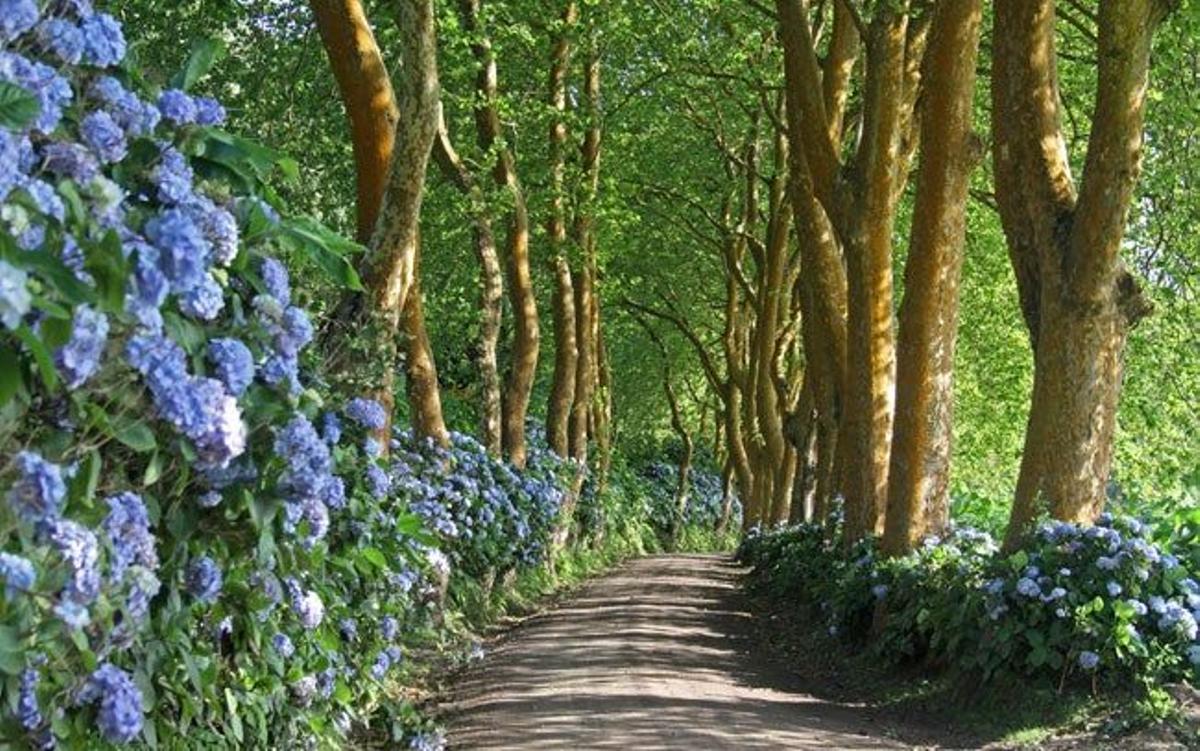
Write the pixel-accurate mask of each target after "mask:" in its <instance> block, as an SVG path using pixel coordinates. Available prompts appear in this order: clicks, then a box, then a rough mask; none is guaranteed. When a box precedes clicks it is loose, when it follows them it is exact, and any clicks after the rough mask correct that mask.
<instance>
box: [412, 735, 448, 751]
mask: <svg viewBox="0 0 1200 751" xmlns="http://www.w3.org/2000/svg"><path fill="white" fill-rule="evenodd" d="M408 748H409V751H446V736H444V735H443V734H442V732H441V731H440V730H432V731H429V732H426V733H417V734H416V735H414V736H413V737H412V738H410V739H409V741H408Z"/></svg>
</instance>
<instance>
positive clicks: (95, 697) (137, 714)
mask: <svg viewBox="0 0 1200 751" xmlns="http://www.w3.org/2000/svg"><path fill="white" fill-rule="evenodd" d="M78 701H79V703H80V704H92V703H94V702H97V701H99V702H100V711H99V712H98V713H97V714H96V724H97V725H98V726H99V727H100V734H101V735H103V736H104V738H105V739H106V740H108V741H111V742H112V743H129V742H130V741H132V740H133V739H134V738H136V737H137V736H138V734H139V733H141V732H142V722H143V720H144V718H143V714H142V692H141V690H139V689H138V687H137V684H136V683H134V682H133V678H131V677H130V676H129V674H128V673H126V672H125V671H124V670H121V669H120V668H118V667H115V666H113V665H111V664H110V663H107V662H106V663H104V664H103V665H101V666H100V667H99V668H97V669H96V671H95V672H94V673H92V675H91V677H90V678H88V682H87V685H85V686H84V688H83V690H82V691H81V692H80V694H79V697H78Z"/></svg>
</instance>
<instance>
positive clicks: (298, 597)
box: [287, 579, 325, 631]
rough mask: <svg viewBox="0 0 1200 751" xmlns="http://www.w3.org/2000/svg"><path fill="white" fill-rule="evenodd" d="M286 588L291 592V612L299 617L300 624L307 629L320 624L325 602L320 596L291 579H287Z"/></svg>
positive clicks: (323, 616)
mask: <svg viewBox="0 0 1200 751" xmlns="http://www.w3.org/2000/svg"><path fill="white" fill-rule="evenodd" d="M287 588H288V591H289V592H290V593H291V599H292V612H294V613H295V614H296V616H297V617H298V618H299V619H300V625H302V626H304V628H305V629H306V630H309V631H312V630H313V629H315V628H316V627H317V626H320V625H321V621H322V620H324V619H325V603H323V602H322V601H321V596H320V595H318V594H317V593H316V592H314V591H312V590H311V589H310V590H304V589H302V588H301V587H300V585H299V584H298V583H297V582H296V581H295V580H293V579H289V580H288V581H287Z"/></svg>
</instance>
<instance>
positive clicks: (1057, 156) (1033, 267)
mask: <svg viewBox="0 0 1200 751" xmlns="http://www.w3.org/2000/svg"><path fill="white" fill-rule="evenodd" d="M1170 8H1171V4H1170V3H1166V2H1160V1H1159V0H1101V2H1100V4H1099V10H1098V14H1097V38H1098V56H1097V59H1098V76H1097V84H1096V86H1097V96H1096V110H1095V113H1094V115H1093V118H1092V131H1091V133H1090V135H1089V138H1088V149H1087V159H1086V161H1085V166H1084V173H1083V183H1082V186H1081V188H1080V190H1079V193H1078V196H1077V195H1076V192H1075V183H1074V180H1073V178H1072V176H1071V172H1070V167H1069V163H1068V160H1067V151H1066V141H1065V139H1064V138H1063V135H1062V130H1061V123H1060V113H1059V92H1058V77H1057V72H1056V53H1055V50H1054V3H1053V2H1051V0H1021V1H1020V2H1011V3H1005V4H1003V5H999V6H997V9H996V15H995V29H994V31H993V52H992V55H993V59H994V61H995V62H994V67H995V72H994V73H993V78H994V83H993V87H992V106H993V121H994V122H995V123H996V126H995V128H994V129H995V149H994V172H995V174H996V196H997V202H998V204H999V207H1000V215H1001V220H1002V222H1003V224H1004V230H1005V235H1006V236H1007V238H1008V244H1009V256H1010V258H1011V260H1012V263H1013V269H1014V271H1015V272H1016V277H1017V287H1018V291H1019V293H1020V298H1021V309H1022V313H1023V314H1024V316H1025V320H1026V323H1027V325H1028V327H1029V330H1030V338H1031V341H1032V343H1033V349H1034V385H1033V399H1032V404H1031V406H1030V413H1029V423H1028V425H1027V427H1026V433H1025V449H1024V453H1023V455H1022V460H1021V470H1020V475H1019V476H1018V479H1017V492H1016V498H1015V500H1014V503H1013V511H1012V517H1011V519H1010V521H1009V527H1008V531H1007V533H1006V536H1005V548H1006V549H1010V550H1011V549H1012V548H1014V547H1016V546H1017V545H1018V544H1019V543H1020V542H1021V540H1022V538H1023V536H1024V535H1025V534H1026V532H1027V531H1028V530H1029V527H1030V526H1031V525H1032V523H1033V522H1034V520H1035V519H1036V518H1037V516H1038V514H1039V512H1041V511H1049V512H1050V513H1051V514H1052V515H1053V516H1054V517H1055V518H1058V519H1064V520H1069V521H1074V522H1081V523H1089V522H1091V521H1093V520H1094V519H1095V518H1096V516H1097V515H1098V514H1099V513H1100V512H1101V510H1102V509H1103V507H1104V502H1105V497H1106V488H1107V483H1108V478H1109V473H1110V471H1111V468H1112V441H1113V431H1114V427H1115V422H1116V410H1117V402H1118V397H1119V394H1120V383H1121V362H1122V354H1123V351H1124V347H1125V341H1126V337H1127V335H1128V332H1129V330H1130V329H1131V328H1132V327H1133V326H1134V325H1136V323H1137V322H1138V321H1139V320H1140V319H1141V318H1142V317H1143V316H1145V315H1146V314H1148V313H1149V311H1150V306H1149V303H1148V302H1146V301H1145V300H1144V299H1143V298H1142V296H1141V292H1140V290H1139V288H1138V285H1137V282H1136V281H1135V280H1134V278H1133V277H1132V276H1131V275H1130V274H1129V272H1128V271H1127V270H1126V269H1125V267H1124V265H1123V263H1122V262H1121V259H1120V246H1121V241H1122V239H1123V237H1124V232H1125V223H1126V217H1127V213H1128V210H1129V204H1130V201H1131V199H1132V195H1133V190H1134V187H1135V185H1136V181H1137V175H1138V171H1139V167H1140V158H1141V142H1142V127H1143V118H1144V112H1145V100H1146V88H1147V85H1148V77H1149V63H1150V49H1151V41H1152V37H1153V34H1154V31H1155V29H1156V28H1157V27H1158V26H1159V24H1160V23H1161V22H1162V20H1163V19H1164V18H1165V16H1166V14H1167V12H1168V11H1169V10H1170Z"/></svg>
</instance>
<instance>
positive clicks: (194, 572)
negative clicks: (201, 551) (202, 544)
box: [184, 555, 221, 604]
mask: <svg viewBox="0 0 1200 751" xmlns="http://www.w3.org/2000/svg"><path fill="white" fill-rule="evenodd" d="M184 586H185V587H186V588H187V591H188V594H190V595H192V596H193V597H195V598H196V600H197V602H201V603H204V604H210V603H213V602H216V601H217V597H218V596H220V594H221V568H220V567H219V566H217V562H216V561H214V560H213V559H212V558H209V557H208V556H206V555H203V556H200V557H199V558H196V559H194V560H193V561H192V562H191V563H190V564H188V567H187V574H186V576H185V577H184Z"/></svg>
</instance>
